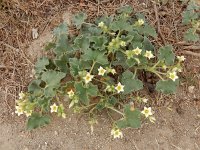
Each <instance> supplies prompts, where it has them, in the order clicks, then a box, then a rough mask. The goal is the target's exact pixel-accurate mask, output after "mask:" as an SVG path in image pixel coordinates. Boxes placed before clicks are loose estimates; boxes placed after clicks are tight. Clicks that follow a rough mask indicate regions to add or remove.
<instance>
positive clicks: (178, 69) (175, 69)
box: [172, 67, 182, 72]
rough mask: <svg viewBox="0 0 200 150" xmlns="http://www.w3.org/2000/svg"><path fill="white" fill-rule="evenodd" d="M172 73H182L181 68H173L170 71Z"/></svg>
mask: <svg viewBox="0 0 200 150" xmlns="http://www.w3.org/2000/svg"><path fill="white" fill-rule="evenodd" d="M172 71H174V72H176V71H178V72H182V68H181V67H174V68H173V69H172Z"/></svg>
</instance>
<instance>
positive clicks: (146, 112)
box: [141, 107, 152, 118]
mask: <svg viewBox="0 0 200 150" xmlns="http://www.w3.org/2000/svg"><path fill="white" fill-rule="evenodd" d="M141 113H142V114H144V115H145V117H146V118H148V117H149V116H151V115H152V112H151V107H149V108H147V107H144V110H143V111H142V112H141Z"/></svg>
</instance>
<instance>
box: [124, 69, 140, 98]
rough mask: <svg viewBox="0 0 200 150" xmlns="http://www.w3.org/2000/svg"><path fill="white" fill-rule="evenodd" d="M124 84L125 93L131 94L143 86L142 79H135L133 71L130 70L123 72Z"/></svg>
mask: <svg viewBox="0 0 200 150" xmlns="http://www.w3.org/2000/svg"><path fill="white" fill-rule="evenodd" d="M122 84H123V85H124V94H129V93H131V92H133V91H138V90H140V89H142V88H143V83H142V81H140V80H138V79H134V76H133V73H132V72H130V71H129V70H127V71H125V72H124V73H123V74H122Z"/></svg>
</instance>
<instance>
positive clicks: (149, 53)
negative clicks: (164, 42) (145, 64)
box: [144, 51, 155, 59]
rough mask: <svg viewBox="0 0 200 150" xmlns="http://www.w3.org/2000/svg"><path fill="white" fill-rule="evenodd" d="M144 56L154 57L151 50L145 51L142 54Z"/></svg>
mask: <svg viewBox="0 0 200 150" xmlns="http://www.w3.org/2000/svg"><path fill="white" fill-rule="evenodd" d="M144 57H147V58H148V59H151V58H154V57H155V56H154V55H153V54H152V52H151V51H146V52H145V54H144Z"/></svg>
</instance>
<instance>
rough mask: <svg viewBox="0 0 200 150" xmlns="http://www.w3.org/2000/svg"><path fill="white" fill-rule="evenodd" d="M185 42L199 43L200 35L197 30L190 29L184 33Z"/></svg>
mask: <svg viewBox="0 0 200 150" xmlns="http://www.w3.org/2000/svg"><path fill="white" fill-rule="evenodd" d="M184 40H185V41H192V42H197V41H199V35H198V34H197V33H196V30H195V29H193V28H190V29H188V30H187V31H186V32H185V33H184Z"/></svg>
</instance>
